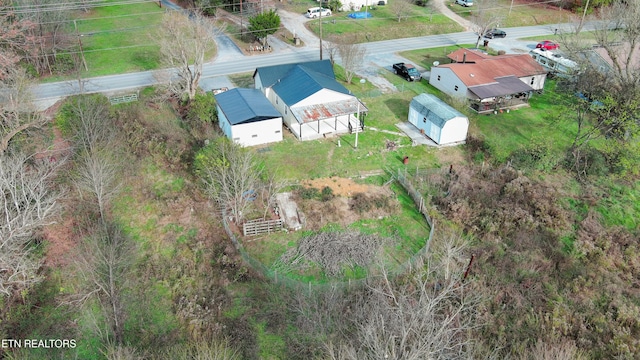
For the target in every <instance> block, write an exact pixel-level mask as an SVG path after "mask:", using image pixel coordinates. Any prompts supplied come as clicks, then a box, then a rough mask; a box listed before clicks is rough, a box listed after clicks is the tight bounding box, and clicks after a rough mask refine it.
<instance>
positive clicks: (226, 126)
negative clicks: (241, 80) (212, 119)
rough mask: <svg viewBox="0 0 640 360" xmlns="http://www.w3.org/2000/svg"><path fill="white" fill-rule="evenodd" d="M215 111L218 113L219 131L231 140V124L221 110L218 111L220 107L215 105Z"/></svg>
mask: <svg viewBox="0 0 640 360" xmlns="http://www.w3.org/2000/svg"><path fill="white" fill-rule="evenodd" d="M216 109H217V111H218V126H220V129H222V132H223V133H224V135H225V136H226V137H228V138H229V139H231V138H232V137H233V133H232V131H231V123H229V120H228V119H227V117H226V116H225V115H224V113H223V112H222V109H220V106H218V105H216Z"/></svg>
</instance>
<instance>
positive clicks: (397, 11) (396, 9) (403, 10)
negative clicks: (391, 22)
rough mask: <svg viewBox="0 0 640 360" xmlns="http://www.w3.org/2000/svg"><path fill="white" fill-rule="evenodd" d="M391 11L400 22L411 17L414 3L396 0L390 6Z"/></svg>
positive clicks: (407, 0) (408, 0)
mask: <svg viewBox="0 0 640 360" xmlns="http://www.w3.org/2000/svg"><path fill="white" fill-rule="evenodd" d="M389 9H390V10H391V12H392V13H393V15H395V17H396V19H398V22H400V21H402V19H406V18H408V17H409V16H411V13H412V12H413V3H412V2H411V1H410V0H394V1H392V2H391V3H390V4H389Z"/></svg>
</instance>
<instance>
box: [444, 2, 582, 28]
mask: <svg viewBox="0 0 640 360" xmlns="http://www.w3.org/2000/svg"><path fill="white" fill-rule="evenodd" d="M447 4H448V5H451V6H450V7H449V8H450V9H451V10H453V11H454V12H455V13H457V14H458V15H460V16H462V17H464V18H466V19H468V20H471V14H472V13H473V12H475V11H477V10H478V4H477V3H476V4H475V5H474V6H472V7H463V6H460V5H455V4H454V1H453V0H448V1H447ZM512 4H513V7H511V5H512ZM528 4H529V3H527V4H519V3H517V2H512V1H511V0H496V1H492V2H491V3H490V4H487V5H488V6H489V8H488V11H491V13H492V15H495V16H498V17H500V18H501V19H503V20H501V21H500V23H499V24H498V27H514V26H532V25H542V24H557V23H566V22H572V21H573V20H572V18H571V13H570V12H568V11H566V10H560V9H559V8H557V7H552V6H546V3H544V4H540V5H528ZM510 8H511V11H509V9H510Z"/></svg>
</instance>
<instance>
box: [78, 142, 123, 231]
mask: <svg viewBox="0 0 640 360" xmlns="http://www.w3.org/2000/svg"><path fill="white" fill-rule="evenodd" d="M119 171H120V168H119V166H118V165H117V164H116V162H115V161H114V160H113V159H111V158H110V157H109V156H108V154H107V153H106V152H104V151H102V152H93V153H87V154H85V155H84V156H82V158H81V160H80V167H79V169H78V175H77V179H76V181H75V182H76V186H77V187H78V188H79V189H80V190H81V191H84V192H86V193H88V194H90V197H91V198H90V201H91V202H95V204H96V206H97V207H98V212H99V214H100V219H101V220H102V221H106V220H107V217H106V211H107V209H108V206H109V204H110V203H111V200H113V198H114V197H115V196H116V195H117V194H118V192H119V191H120V183H119V182H118V175H119Z"/></svg>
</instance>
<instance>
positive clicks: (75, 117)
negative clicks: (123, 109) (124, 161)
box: [65, 94, 116, 155]
mask: <svg viewBox="0 0 640 360" xmlns="http://www.w3.org/2000/svg"><path fill="white" fill-rule="evenodd" d="M65 110H67V112H68V119H67V120H68V123H69V124H68V128H69V130H70V134H69V135H70V136H71V139H70V140H71V142H72V143H73V145H74V147H75V148H76V151H77V152H79V153H81V154H89V155H91V154H94V153H99V152H101V151H102V150H103V149H108V148H110V147H112V142H113V141H114V137H115V134H116V132H115V129H114V126H113V121H112V118H111V115H110V113H109V101H108V99H107V98H106V97H105V96H103V95H100V94H91V95H79V96H75V97H73V98H71V99H69V100H68V102H67V104H65Z"/></svg>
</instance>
